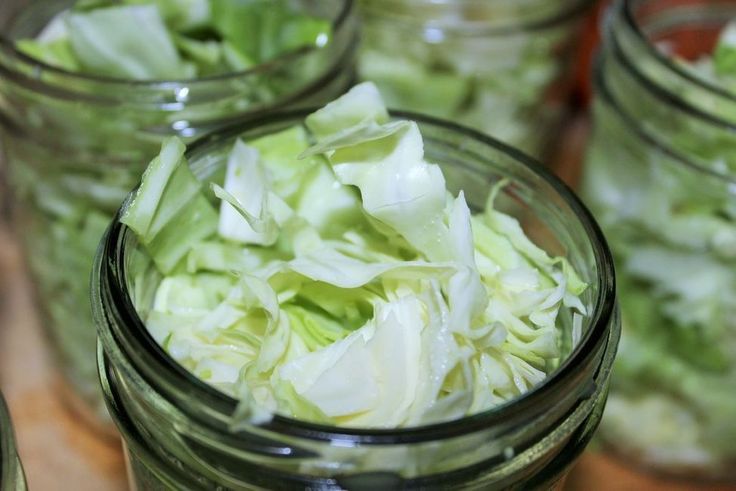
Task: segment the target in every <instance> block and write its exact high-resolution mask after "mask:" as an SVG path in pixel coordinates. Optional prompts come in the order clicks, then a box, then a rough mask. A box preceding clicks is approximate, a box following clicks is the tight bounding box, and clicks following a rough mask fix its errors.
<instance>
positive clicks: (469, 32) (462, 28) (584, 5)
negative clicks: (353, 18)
mask: <svg viewBox="0 0 736 491" xmlns="http://www.w3.org/2000/svg"><path fill="white" fill-rule="evenodd" d="M534 1H535V0H527V2H528V3H532V2H534ZM542 1H544V2H545V3H546V0H542ZM392 2H393V3H396V2H400V3H403V4H407V5H409V6H413V4H416V6H417V7H424V6H427V5H444V4H453V5H454V4H465V5H473V4H482V5H484V6H486V5H488V4H492V3H494V2H495V3H498V4H503V3H507V4H517V3H521V2H520V0H388V1H386V0H383V1H382V2H381V5H378V6H376V5H375V2H374V0H364V3H365V4H366V5H365V6H364V7H363V10H364V11H365V12H366V13H373V12H376V13H377V14H378V15H379V16H383V17H387V18H391V20H393V21H396V22H403V23H405V24H415V25H422V24H425V25H427V26H432V25H436V26H437V27H439V28H442V29H446V30H449V31H452V33H453V35H457V36H461V37H481V36H489V37H490V36H507V35H510V34H515V33H524V32H535V31H542V30H545V29H549V28H551V27H554V26H555V25H557V24H559V23H561V22H563V21H565V20H566V19H569V18H571V17H576V16H578V15H580V14H582V13H584V12H585V11H586V10H587V9H588V8H589V7H591V6H592V5H593V4H594V3H595V0H569V1H568V3H569V4H570V5H569V6H568V7H567V8H564V9H561V10H558V11H556V12H554V15H548V16H546V17H542V18H540V19H532V20H527V21H521V22H510V23H508V24H500V25H487V24H484V23H478V22H471V21H467V22H452V23H449V22H448V23H442V22H432V21H429V22H417V21H415V20H414V19H412V18H410V17H401V16H398V15H395V14H392V12H391V11H390V10H387V9H385V8H381V6H382V5H385V4H386V3H389V4H390V3H392Z"/></svg>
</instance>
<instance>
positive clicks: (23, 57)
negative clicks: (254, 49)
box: [0, 0, 355, 90]
mask: <svg viewBox="0 0 736 491" xmlns="http://www.w3.org/2000/svg"><path fill="white" fill-rule="evenodd" d="M354 3H355V0H344V1H343V2H342V4H343V5H342V8H341V9H340V11H339V12H338V14H337V16H336V17H335V19H334V20H333V21H332V23H331V25H332V32H333V35H334V33H335V32H337V31H339V30H340V29H342V27H343V26H344V25H345V24H346V23H347V22H348V21H349V20H350V15H351V13H352V12H353V8H354ZM332 42H334V41H332ZM329 44H330V43H328V45H329ZM0 48H2V49H3V50H4V51H6V52H8V53H9V54H10V55H11V56H13V57H15V58H16V59H18V60H20V61H22V62H23V63H25V64H27V65H29V66H31V67H32V68H34V69H36V70H41V71H43V72H48V73H52V74H57V75H61V76H64V77H68V78H69V79H72V80H73V79H76V80H80V81H85V82H93V83H100V84H106V85H109V86H111V87H112V86H123V87H128V88H132V89H141V88H146V89H150V90H167V89H174V88H177V87H182V86H186V87H191V86H196V85H200V84H207V83H217V82H226V81H229V80H237V79H239V78H246V77H249V76H254V75H262V74H265V73H269V72H273V71H275V70H277V69H278V68H280V67H282V66H285V65H289V64H290V63H292V62H293V61H294V60H297V59H299V58H300V57H302V56H304V55H306V54H309V53H313V52H317V51H319V50H321V49H324V47H306V48H300V49H296V50H294V51H291V52H288V53H285V54H284V55H281V56H278V57H277V58H274V59H272V60H268V61H266V62H264V63H260V64H258V65H256V66H254V67H251V68H248V69H246V70H240V71H236V72H227V73H221V74H217V75H209V76H205V77H194V78H181V79H163V80H161V79H150V80H133V79H125V78H118V77H107V76H104V75H94V74H88V73H81V72H74V71H70V70H66V69H64V68H60V67H57V66H54V65H49V64H48V63H46V62H44V61H42V60H39V59H37V58H34V57H32V56H29V55H27V54H25V53H23V52H21V51H19V50H18V49H17V48H16V47H15V42H13V40H11V39H8V38H7V37H5V36H3V34H2V33H0Z"/></svg>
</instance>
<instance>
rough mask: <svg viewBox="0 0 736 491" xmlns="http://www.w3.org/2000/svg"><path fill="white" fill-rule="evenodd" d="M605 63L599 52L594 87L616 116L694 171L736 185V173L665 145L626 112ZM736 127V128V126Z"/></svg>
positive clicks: (594, 64)
mask: <svg viewBox="0 0 736 491" xmlns="http://www.w3.org/2000/svg"><path fill="white" fill-rule="evenodd" d="M603 63H604V62H603V57H602V53H598V55H597V56H596V59H595V62H594V63H593V87H594V89H595V92H596V94H598V96H599V97H600V98H601V101H602V102H604V103H605V104H607V105H608V107H610V108H611V109H612V110H613V111H614V113H615V114H616V116H617V117H619V118H621V120H623V121H624V122H625V123H626V125H627V127H628V128H629V129H630V130H632V131H634V133H636V135H637V136H638V137H639V138H641V139H642V140H643V141H645V142H646V143H647V144H649V145H652V146H654V147H656V148H657V150H659V151H661V152H662V153H664V154H666V155H667V156H668V157H670V158H672V159H673V160H675V161H677V162H678V163H680V164H682V165H684V166H686V167H688V168H690V169H692V170H693V171H695V172H699V173H702V174H705V175H706V176H708V177H711V178H716V179H719V180H725V181H727V182H729V183H732V184H733V185H734V186H736V174H735V173H729V172H721V171H719V170H717V169H714V168H712V167H709V166H707V165H704V164H701V163H698V162H694V161H693V160H691V159H690V158H688V157H686V156H685V155H683V154H682V153H681V152H679V151H677V150H675V149H674V148H672V147H671V146H670V145H665V144H663V143H662V142H660V141H658V140H657V139H656V138H654V137H653V136H652V135H650V134H649V133H648V132H647V131H646V130H644V128H642V126H641V124H639V121H637V120H635V119H634V118H632V117H631V116H629V115H628V114H626V111H624V110H623V108H622V107H621V105H620V104H619V103H618V102H617V101H616V98H615V97H614V96H613V94H612V93H611V90H610V89H609V87H608V84H607V83H606V77H605V74H604V73H603V72H604V68H603ZM734 129H735V130H736V127H735V128H734Z"/></svg>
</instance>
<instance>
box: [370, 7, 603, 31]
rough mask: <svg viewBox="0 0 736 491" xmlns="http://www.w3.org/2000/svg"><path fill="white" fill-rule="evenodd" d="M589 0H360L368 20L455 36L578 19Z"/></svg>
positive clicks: (537, 27)
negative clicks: (552, 0)
mask: <svg viewBox="0 0 736 491" xmlns="http://www.w3.org/2000/svg"><path fill="white" fill-rule="evenodd" d="M592 4H593V2H592V1H591V0H562V1H555V2H550V1H545V0H445V1H439V2H438V1H435V0H362V6H361V7H362V9H363V11H364V12H365V14H366V16H367V17H368V19H369V22H371V21H373V22H375V21H378V20H380V21H382V22H387V23H396V24H400V25H403V26H405V27H414V28H433V29H440V30H442V31H445V32H446V33H447V34H448V35H451V36H457V37H476V36H478V37H480V36H496V35H509V34H522V33H525V32H528V33H529V34H530V35H531V34H533V33H534V32H535V31H538V30H545V29H548V28H551V27H555V26H557V25H560V24H564V23H567V22H569V21H570V20H574V19H578V18H579V17H580V16H581V15H582V14H583V13H585V12H586V11H587V10H588V9H589V7H590V6H591V5H592Z"/></svg>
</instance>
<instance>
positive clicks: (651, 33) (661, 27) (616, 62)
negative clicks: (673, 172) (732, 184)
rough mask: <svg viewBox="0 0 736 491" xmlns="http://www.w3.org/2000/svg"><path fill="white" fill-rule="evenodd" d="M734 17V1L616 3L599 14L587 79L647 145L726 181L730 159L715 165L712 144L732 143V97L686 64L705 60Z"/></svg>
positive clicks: (734, 175)
mask: <svg viewBox="0 0 736 491" xmlns="http://www.w3.org/2000/svg"><path fill="white" fill-rule="evenodd" d="M734 17H736V2H733V1H723V0H720V1H718V0H715V1H711V2H705V3H704V2H702V1H695V0H693V1H692V2H687V1H686V2H672V1H671V0H625V1H620V2H615V3H614V4H613V6H612V7H611V8H610V9H609V11H608V14H607V17H606V21H605V36H604V44H603V48H602V50H601V52H600V54H599V59H598V63H597V66H596V69H595V82H594V83H595V85H596V90H597V93H598V95H599V97H600V99H601V100H602V102H604V103H605V104H607V105H609V106H610V107H611V108H612V109H613V110H614V111H615V112H616V113H618V115H619V117H620V118H621V119H623V120H624V121H625V124H626V125H628V126H630V127H631V128H632V129H634V130H635V131H637V132H638V133H639V134H640V137H641V138H642V139H643V140H644V141H646V142H647V144H648V145H653V146H656V147H659V148H660V149H663V150H664V151H665V152H666V153H668V154H671V156H672V157H673V158H674V159H675V160H679V161H682V162H684V163H686V164H687V165H689V166H692V167H693V168H695V169H698V170H699V171H702V172H705V173H709V174H713V175H714V176H715V177H719V178H722V177H725V178H726V179H736V162H726V165H725V166H723V165H721V164H720V163H718V162H716V161H717V160H719V159H720V158H721V156H719V155H718V154H717V153H714V152H713V150H714V148H713V146H712V144H713V143H714V142H715V144H717V142H718V141H726V142H727V141H729V140H731V139H732V138H733V137H732V136H731V135H732V133H733V132H734V131H736V116H735V115H736V94H734V93H732V92H729V91H728V90H726V89H725V88H723V87H721V86H719V85H718V84H717V82H715V81H713V80H708V79H706V78H705V77H703V76H702V75H700V74H699V73H698V72H697V71H695V70H694V69H693V68H691V67H690V66H688V64H689V63H692V62H696V61H698V60H699V59H701V58H703V57H708V56H710V55H711V53H712V51H713V48H714V46H715V43H716V40H717V38H718V34H719V33H720V31H721V29H722V28H723V27H724V26H725V24H726V22H727V21H728V19H732V18H734ZM693 40H700V41H699V42H695V41H693ZM683 131H687V132H689V133H691V134H699V135H701V137H702V138H701V141H700V142H697V144H694V143H692V141H691V140H690V139H687V138H682V135H683ZM731 141H733V140H731ZM721 147H723V146H721ZM722 158H724V159H726V160H728V157H727V156H726V155H723V156H722Z"/></svg>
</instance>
